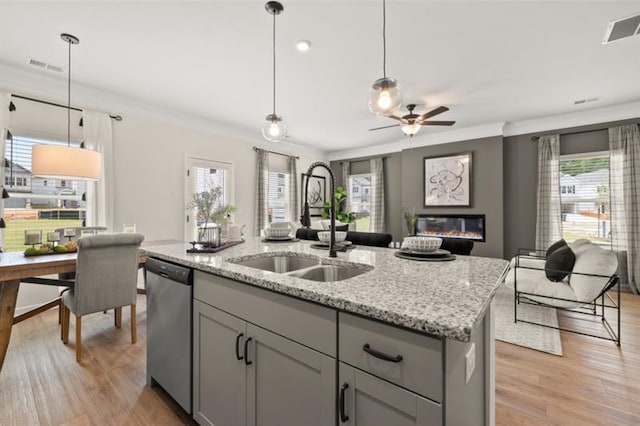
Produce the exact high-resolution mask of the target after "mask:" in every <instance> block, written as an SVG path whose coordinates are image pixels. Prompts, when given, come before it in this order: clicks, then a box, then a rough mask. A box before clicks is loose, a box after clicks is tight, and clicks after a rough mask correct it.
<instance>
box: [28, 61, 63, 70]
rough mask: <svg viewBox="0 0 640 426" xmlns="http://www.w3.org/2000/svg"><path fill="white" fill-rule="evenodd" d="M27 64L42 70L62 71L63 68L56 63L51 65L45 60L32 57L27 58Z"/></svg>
mask: <svg viewBox="0 0 640 426" xmlns="http://www.w3.org/2000/svg"><path fill="white" fill-rule="evenodd" d="M27 64H29V65H33V66H34V67H37V68H40V69H43V70H49V71H53V72H63V71H64V68H62V67H59V66H57V65H52V64H48V63H46V62H42V61H39V60H37V59H33V58H27Z"/></svg>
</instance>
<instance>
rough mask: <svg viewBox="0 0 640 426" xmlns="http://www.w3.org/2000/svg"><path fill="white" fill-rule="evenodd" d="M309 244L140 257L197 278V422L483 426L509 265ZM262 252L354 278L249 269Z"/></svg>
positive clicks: (176, 249) (249, 244)
mask: <svg viewBox="0 0 640 426" xmlns="http://www.w3.org/2000/svg"><path fill="white" fill-rule="evenodd" d="M310 243H311V242H295V243H283V242H278V243H263V242H261V241H260V239H259V238H250V239H248V241H246V242H245V243H244V244H240V245H238V246H235V247H232V248H229V249H227V250H224V251H222V252H220V253H217V254H214V255H209V254H187V253H186V249H187V248H188V247H189V245H188V244H165V245H158V246H153V245H150V246H146V247H145V248H144V251H145V252H146V254H147V255H148V256H149V257H152V258H158V259H162V260H166V261H169V262H173V263H176V264H180V265H184V266H188V267H191V268H193V269H194V270H196V273H195V281H194V323H193V329H194V343H193V346H194V348H193V358H194V366H193V368H194V377H193V382H194V387H193V389H194V395H193V413H194V418H195V419H196V420H197V421H198V422H199V423H201V424H232V423H235V424H255V423H256V419H257V418H260V419H261V421H262V420H264V419H271V420H272V421H273V422H274V423H271V424H296V423H295V422H298V424H303V423H304V424H314V423H313V422H311V421H310V420H309V419H308V418H307V417H305V416H309V415H310V414H309V413H311V415H312V418H314V419H316V418H317V421H316V423H315V424H322V425H325V424H326V425H329V424H331V425H334V424H336V422H337V423H338V424H353V425H368V424H381V425H382V424H393V423H390V422H399V421H402V422H404V423H397V424H415V425H427V424H429V425H431V424H447V425H457V424H464V425H473V424H478V425H481V424H491V422H492V412H493V330H492V327H493V325H492V321H491V314H492V313H491V301H492V299H493V296H494V294H495V291H496V290H497V288H498V286H499V281H500V278H501V276H502V274H503V272H504V270H505V268H506V266H507V262H506V261H504V260H502V259H490V258H480V257H467V256H458V257H457V259H456V260H454V261H450V262H417V261H410V260H405V259H400V258H397V257H395V256H394V250H392V249H381V248H372V247H356V248H355V249H353V250H349V251H347V252H344V253H338V258H337V259H330V258H328V257H327V252H326V251H322V250H318V249H314V248H312V247H311V244H310ZM271 257H277V258H294V257H295V258H301V259H305V262H307V263H308V262H312V263H314V262H315V263H318V264H322V265H339V266H340V267H342V268H343V269H345V270H351V271H352V274H354V275H355V276H353V277H351V278H347V279H344V280H341V281H335V282H323V281H312V280H308V279H304V278H301V277H298V276H295V275H292V274H291V273H288V272H287V273H283V272H274V271H269V270H262V269H259V268H256V267H250V266H245V265H247V264H251V261H253V260H256V259H264V258H271ZM242 263H244V264H245V265H243V264H242ZM225 339H226V340H229V348H230V349H228V350H227V347H226V344H225V345H222V344H221V342H222V341H224V340H225ZM221 348H222V349H221ZM276 354H279V355H278V356H277V355H276ZM227 358H228V359H227ZM285 360H295V362H292V363H289V364H287V363H286V362H285ZM264 366H269V368H266V367H264ZM300 366H304V367H305V368H302V367H300ZM296 369H300V371H297V370H296ZM276 373H277V374H276ZM274 374H276V376H274ZM230 381H232V382H233V383H234V385H233V386H230V385H229V382H230ZM221 382H225V385H224V389H222V388H218V387H219V386H220V385H219V384H218V387H216V383H221ZM288 384H291V385H292V386H293V389H288V388H287V385H288ZM314 384H315V387H314ZM234 389H235V390H234ZM305 390H306V391H307V392H305ZM280 395H282V398H280V397H279V396H280ZM239 401H240V402H239ZM238 404H239V405H240V406H238ZM225 410H226V411H228V412H227V413H223V411H225ZM314 410H315V411H314ZM401 419H402V420H401ZM300 422H303V423H300ZM265 423H266V424H269V421H267V422H265Z"/></svg>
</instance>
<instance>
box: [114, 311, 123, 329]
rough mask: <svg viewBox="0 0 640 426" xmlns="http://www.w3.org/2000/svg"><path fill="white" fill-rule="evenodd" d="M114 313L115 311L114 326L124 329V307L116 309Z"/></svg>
mask: <svg viewBox="0 0 640 426" xmlns="http://www.w3.org/2000/svg"><path fill="white" fill-rule="evenodd" d="M113 311H114V316H113V322H114V325H115V326H116V328H121V327H122V307H119V308H115V309H114V310H113Z"/></svg>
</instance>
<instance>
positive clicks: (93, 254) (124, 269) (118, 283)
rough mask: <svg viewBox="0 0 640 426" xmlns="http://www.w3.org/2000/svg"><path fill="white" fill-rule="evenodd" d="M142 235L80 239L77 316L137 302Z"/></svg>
mask: <svg viewBox="0 0 640 426" xmlns="http://www.w3.org/2000/svg"><path fill="white" fill-rule="evenodd" d="M143 240H144V236H143V235H142V234H104V235H92V236H88V237H82V238H80V239H79V240H78V258H77V261H76V284H75V287H74V289H73V293H74V300H75V302H74V304H75V306H74V308H75V309H72V311H73V312H74V313H75V314H76V315H85V314H90V313H93V312H99V311H103V310H106V309H111V308H116V307H120V306H126V305H133V304H134V303H135V302H136V292H137V289H136V285H137V281H138V249H139V247H140V244H141V243H142V241H143Z"/></svg>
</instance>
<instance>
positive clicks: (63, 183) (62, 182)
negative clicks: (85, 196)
mask: <svg viewBox="0 0 640 426" xmlns="http://www.w3.org/2000/svg"><path fill="white" fill-rule="evenodd" d="M66 187H67V181H66V180H61V181H60V188H66Z"/></svg>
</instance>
